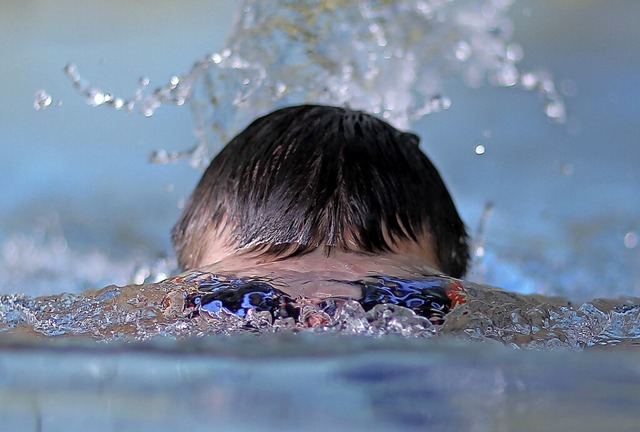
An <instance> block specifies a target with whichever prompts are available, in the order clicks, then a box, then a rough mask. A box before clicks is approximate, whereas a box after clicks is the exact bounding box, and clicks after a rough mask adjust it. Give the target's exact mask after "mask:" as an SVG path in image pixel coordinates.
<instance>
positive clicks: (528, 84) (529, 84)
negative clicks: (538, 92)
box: [520, 72, 538, 90]
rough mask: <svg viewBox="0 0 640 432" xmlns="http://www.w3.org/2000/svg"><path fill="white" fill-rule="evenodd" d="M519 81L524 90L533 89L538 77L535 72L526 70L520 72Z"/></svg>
mask: <svg viewBox="0 0 640 432" xmlns="http://www.w3.org/2000/svg"><path fill="white" fill-rule="evenodd" d="M520 83H521V84H522V87H524V89H525V90H533V89H534V88H535V87H536V86H537V85H538V77H537V76H536V75H535V74H533V73H531V72H528V73H525V74H522V77H520Z"/></svg>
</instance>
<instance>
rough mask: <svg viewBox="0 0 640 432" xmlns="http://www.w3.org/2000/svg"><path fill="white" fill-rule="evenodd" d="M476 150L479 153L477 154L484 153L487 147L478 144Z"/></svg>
mask: <svg viewBox="0 0 640 432" xmlns="http://www.w3.org/2000/svg"><path fill="white" fill-rule="evenodd" d="M475 151H476V154H477V155H483V154H484V152H485V151H486V149H485V147H484V146H483V145H482V144H478V145H477V146H476V149H475Z"/></svg>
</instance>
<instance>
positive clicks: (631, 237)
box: [624, 231, 638, 249]
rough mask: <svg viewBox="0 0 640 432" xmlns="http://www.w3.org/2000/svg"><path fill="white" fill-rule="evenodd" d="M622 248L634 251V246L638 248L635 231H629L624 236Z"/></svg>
mask: <svg viewBox="0 0 640 432" xmlns="http://www.w3.org/2000/svg"><path fill="white" fill-rule="evenodd" d="M624 246H625V247H626V248H627V249H634V248H635V247H636V246H638V234H636V232H635V231H629V232H628V233H627V234H626V235H625V236H624Z"/></svg>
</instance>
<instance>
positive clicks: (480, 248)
mask: <svg viewBox="0 0 640 432" xmlns="http://www.w3.org/2000/svg"><path fill="white" fill-rule="evenodd" d="M473 253H474V255H475V256H477V257H478V258H482V257H483V256H484V247H483V246H478V247H477V248H476V250H475V251H474V252H473Z"/></svg>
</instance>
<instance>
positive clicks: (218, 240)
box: [172, 105, 469, 277]
mask: <svg viewBox="0 0 640 432" xmlns="http://www.w3.org/2000/svg"><path fill="white" fill-rule="evenodd" d="M418 143H419V138H418V137H417V136H416V135H414V134H411V133H404V132H400V131H398V130H397V129H394V128H393V127H392V126H390V125H389V124H387V123H385V122H383V121H381V120H379V119H377V118H375V117H372V116H370V115H368V114H365V113H362V112H358V111H352V110H349V109H344V108H336V107H327V106H313V105H304V106H294V107H289V108H284V109H280V110H277V111H274V112H272V113H271V114H268V115H266V116H264V117H261V118H259V119H257V120H256V121H254V122H253V123H251V124H250V125H249V126H248V127H247V128H246V129H245V130H244V131H242V132H241V133H240V134H238V135H237V136H236V137H235V138H233V139H232V140H231V142H229V143H228V144H227V145H226V146H225V147H224V148H223V149H222V151H221V152H220V153H219V154H218V155H217V156H216V158H215V159H214V160H213V161H212V162H211V164H210V165H209V167H208V168H207V170H206V172H205V173H204V175H203V176H202V179H201V180H200V183H199V184H198V186H197V187H196V189H195V191H194V192H193V194H192V195H191V197H190V199H189V201H188V203H187V205H186V207H185V209H184V211H183V213H182V216H181V217H180V220H179V221H178V223H177V224H176V226H175V227H174V228H173V236H172V237H173V243H174V246H175V249H176V253H177V256H178V262H179V265H180V266H181V268H183V269H193V268H197V267H202V266H205V265H208V264H213V263H214V262H215V261H217V260H219V259H220V257H221V256H224V255H225V254H227V255H228V254H248V255H251V256H253V257H260V258H261V259H263V260H265V261H268V260H282V259H286V258H290V257H294V256H301V255H304V254H308V253H310V252H320V253H323V254H325V255H327V256H329V255H330V254H331V253H332V252H337V251H341V252H353V253H358V254H365V255H366V254H371V255H373V254H380V253H392V254H393V253H398V254H402V253H412V254H414V255H418V256H423V257H424V259H425V265H430V266H433V267H437V268H438V269H439V270H441V271H442V272H444V273H447V274H449V275H451V276H454V277H461V276H463V275H464V273H465V272H466V269H467V265H468V261H469V245H468V236H467V233H466V229H465V227H464V224H463V223H462V220H461V219H460V217H459V215H458V212H457V211H456V208H455V206H454V204H453V201H452V199H451V196H450V195H449V192H448V191H447V188H446V186H445V185H444V183H443V181H442V179H441V178H440V175H439V174H438V171H437V170H436V169H435V167H434V166H433V165H432V164H431V162H430V161H429V159H428V158H427V156H426V155H425V154H424V153H423V152H422V151H421V150H420V148H419V145H418Z"/></svg>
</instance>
